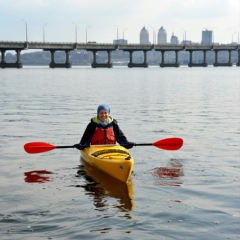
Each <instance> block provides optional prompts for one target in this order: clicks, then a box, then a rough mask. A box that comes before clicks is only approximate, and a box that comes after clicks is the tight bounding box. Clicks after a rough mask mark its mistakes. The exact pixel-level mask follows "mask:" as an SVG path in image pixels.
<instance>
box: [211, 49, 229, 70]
mask: <svg viewBox="0 0 240 240" xmlns="http://www.w3.org/2000/svg"><path fill="white" fill-rule="evenodd" d="M219 51H221V50H214V52H215V63H214V64H213V66H214V67H231V66H232V63H231V50H228V63H219V62H218V52H219ZM222 51H223V50H222Z"/></svg>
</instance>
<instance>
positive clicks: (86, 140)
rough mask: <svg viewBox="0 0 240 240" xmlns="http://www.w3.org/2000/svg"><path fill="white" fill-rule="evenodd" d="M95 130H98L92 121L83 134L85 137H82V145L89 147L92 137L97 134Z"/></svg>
mask: <svg viewBox="0 0 240 240" xmlns="http://www.w3.org/2000/svg"><path fill="white" fill-rule="evenodd" d="M95 129H96V125H95V124H94V123H93V122H92V121H91V122H90V123H89V124H88V125H87V127H86V129H85V131H84V133H83V136H82V138H81V141H80V144H81V145H86V146H88V145H89V144H90V142H91V138H92V136H93V134H94V132H95Z"/></svg>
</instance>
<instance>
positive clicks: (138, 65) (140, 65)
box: [128, 50, 148, 68]
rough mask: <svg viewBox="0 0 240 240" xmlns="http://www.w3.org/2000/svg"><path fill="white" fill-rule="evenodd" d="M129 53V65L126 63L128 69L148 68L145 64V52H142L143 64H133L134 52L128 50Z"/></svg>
mask: <svg viewBox="0 0 240 240" xmlns="http://www.w3.org/2000/svg"><path fill="white" fill-rule="evenodd" d="M128 52H129V56H130V57H129V63H128V67H129V68H133V67H143V68H147V67H148V63H147V50H143V55H144V60H143V63H133V58H132V55H133V52H134V50H128Z"/></svg>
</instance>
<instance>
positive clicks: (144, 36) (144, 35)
mask: <svg viewBox="0 0 240 240" xmlns="http://www.w3.org/2000/svg"><path fill="white" fill-rule="evenodd" d="M140 44H149V33H148V30H147V29H146V28H145V27H143V28H142V30H141V32H140Z"/></svg>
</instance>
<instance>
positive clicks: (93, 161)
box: [81, 145, 134, 182]
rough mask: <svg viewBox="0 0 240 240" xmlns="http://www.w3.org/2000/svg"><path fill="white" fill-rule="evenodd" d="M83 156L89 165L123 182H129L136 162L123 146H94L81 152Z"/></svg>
mask: <svg viewBox="0 0 240 240" xmlns="http://www.w3.org/2000/svg"><path fill="white" fill-rule="evenodd" d="M81 155H82V159H83V160H84V161H85V162H87V163H88V164H90V165H92V166H93V167H95V168H97V169H99V170H101V171H102V172H105V173H107V174H108V175H110V176H112V177H114V178H116V179H118V180H120V181H122V182H127V181H128V180H129V178H130V176H131V173H132V170H133V165H134V160H133V158H132V157H131V155H130V153H129V151H128V150H127V149H126V148H124V147H122V146H119V145H111V146H104V145H94V146H93V145H92V146H90V147H88V148H85V149H84V150H83V151H81Z"/></svg>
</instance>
